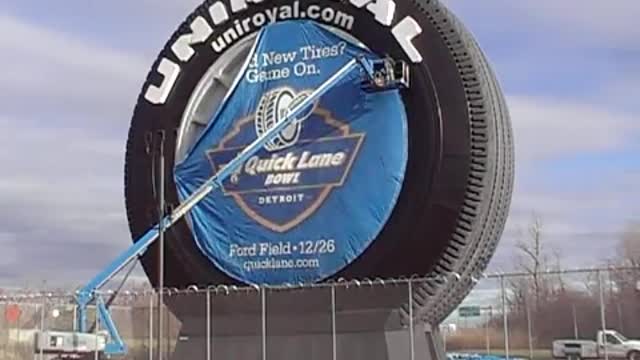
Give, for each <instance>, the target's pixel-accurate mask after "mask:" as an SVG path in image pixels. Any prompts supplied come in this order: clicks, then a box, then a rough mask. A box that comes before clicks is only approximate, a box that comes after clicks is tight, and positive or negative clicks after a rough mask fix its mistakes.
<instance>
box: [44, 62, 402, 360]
mask: <svg viewBox="0 0 640 360" xmlns="http://www.w3.org/2000/svg"><path fill="white" fill-rule="evenodd" d="M357 69H361V70H363V72H364V80H363V82H362V86H363V88H365V89H366V90H367V91H384V90H389V89H396V88H406V87H408V85H409V72H408V67H407V65H406V64H405V63H404V62H396V61H394V60H392V59H388V58H386V59H380V60H370V59H365V58H354V59H352V60H350V61H349V62H347V63H346V64H345V65H344V66H342V67H341V68H340V69H339V70H338V71H337V72H336V73H334V74H333V75H332V76H331V77H330V78H328V79H327V80H326V81H325V82H323V83H322V84H321V85H320V86H318V88H317V89H315V90H314V91H313V92H312V93H311V94H310V95H309V96H308V97H307V98H305V99H304V100H303V101H301V102H300V103H298V104H297V105H295V106H294V107H292V108H290V109H289V113H288V114H287V116H286V117H285V118H284V119H282V120H281V121H280V122H278V123H276V124H275V125H274V126H273V127H272V128H270V129H268V130H267V131H266V132H265V133H264V134H262V136H259V137H258V138H257V139H256V140H255V141H253V142H252V143H251V144H249V145H248V146H247V147H246V148H245V149H244V150H242V151H241V152H240V153H239V154H238V155H237V156H236V157H235V158H234V159H233V160H232V161H230V162H229V163H227V164H226V165H225V166H224V167H223V168H222V169H220V170H219V171H218V172H217V173H215V174H214V175H213V176H211V177H210V178H209V179H207V181H205V183H204V184H202V185H201V186H200V187H199V188H198V190H196V191H195V192H194V193H193V194H191V195H190V196H189V198H187V199H186V200H185V201H184V202H182V203H181V204H180V205H179V206H178V207H177V208H176V209H175V210H174V211H173V212H172V213H171V214H170V215H168V216H166V217H165V218H164V219H163V220H162V222H161V223H158V224H156V225H154V226H153V227H152V228H151V229H149V230H148V231H147V232H146V233H145V234H143V235H142V236H141V237H140V238H139V239H138V240H137V241H135V242H134V244H133V245H132V246H131V247H129V248H128V249H127V250H126V251H125V252H123V253H122V254H121V255H120V256H118V257H117V258H116V259H115V260H113V261H112V262H111V263H110V264H109V265H108V266H107V267H106V268H105V269H104V270H103V271H102V272H100V273H99V274H98V275H96V276H95V277H94V278H93V279H92V280H91V281H90V282H89V283H87V284H86V285H85V286H83V287H82V288H80V289H79V290H78V291H77V292H76V297H75V301H76V305H77V307H76V309H77V310H76V312H77V314H76V315H77V324H76V326H77V331H78V332H77V333H70V334H69V333H67V334H65V333H48V332H45V333H40V334H38V336H37V342H36V351H42V350H43V349H44V350H45V351H47V352H59V353H78V352H94V351H103V352H104V353H105V354H109V355H122V354H126V352H127V347H126V345H125V343H124V341H123V340H122V338H121V337H120V334H119V333H118V329H117V327H116V325H115V323H114V322H113V319H112V318H111V315H110V313H109V309H108V306H107V305H106V304H105V302H104V300H103V298H102V296H101V295H100V294H99V290H100V289H101V288H102V287H103V286H104V285H105V284H106V283H107V282H108V281H109V280H110V279H112V278H113V277H114V276H115V275H116V274H117V273H118V272H120V271H121V270H122V269H123V268H124V267H126V266H127V265H128V264H130V263H131V262H132V261H133V260H135V259H137V258H138V257H139V256H141V255H142V254H144V253H145V251H146V250H147V249H148V248H149V246H150V245H151V244H153V242H154V241H155V240H156V239H158V237H159V234H160V229H161V228H162V229H167V228H169V227H170V226H172V225H173V224H175V223H176V222H177V221H178V220H180V219H181V218H182V217H183V216H184V215H186V214H187V212H189V211H190V210H191V209H192V208H193V207H194V206H195V205H197V204H198V203H199V202H200V201H201V200H202V199H204V198H205V197H206V196H207V195H208V194H209V193H211V192H212V191H213V190H215V189H217V188H219V187H220V186H221V185H222V182H223V181H224V180H225V179H227V178H228V177H229V176H230V175H231V174H233V173H234V171H235V170H237V169H238V167H240V166H242V164H244V162H245V161H246V160H247V159H249V158H250V157H251V156H253V155H254V154H255V153H256V152H257V151H258V150H259V149H260V148H261V147H262V146H264V145H265V144H266V143H267V142H269V141H270V140H271V139H272V138H274V137H275V136H276V135H277V134H278V133H279V132H280V131H282V130H283V129H284V128H286V127H287V126H288V125H289V124H290V123H291V122H293V121H294V120H295V119H296V118H297V117H298V116H299V115H301V114H302V113H303V112H304V111H305V110H306V109H308V108H309V107H310V106H311V105H312V104H313V103H314V102H315V101H316V100H318V99H319V98H320V97H321V96H323V95H324V94H325V93H327V92H328V91H329V90H330V89H331V88H332V87H333V86H334V85H336V84H337V83H339V82H340V81H341V80H342V79H344V78H345V77H346V76H347V75H349V74H350V73H351V72H352V71H355V70H357ZM160 225H162V227H161V226H160ZM94 301H95V305H96V311H97V312H98V313H97V316H98V319H99V321H100V323H101V324H103V325H104V327H105V328H106V331H107V333H108V337H107V338H106V341H105V343H104V348H94V349H91V348H90V346H89V347H86V344H84V345H85V348H84V349H83V351H80V350H79V349H77V348H74V349H55V348H52V346H51V345H50V344H53V343H60V341H51V337H64V336H65V335H67V336H75V338H74V339H75V340H76V341H75V343H77V342H78V341H77V339H79V337H80V336H88V335H90V334H87V307H88V306H89V304H91V303H92V302H94ZM47 337H49V339H47ZM80 342H84V341H80ZM94 342H95V343H96V344H99V342H98V341H94ZM96 347H102V345H96Z"/></svg>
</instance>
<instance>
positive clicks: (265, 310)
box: [260, 286, 267, 360]
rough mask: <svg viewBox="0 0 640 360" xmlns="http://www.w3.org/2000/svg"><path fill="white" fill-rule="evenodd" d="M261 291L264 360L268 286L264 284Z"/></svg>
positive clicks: (263, 354)
mask: <svg viewBox="0 0 640 360" xmlns="http://www.w3.org/2000/svg"><path fill="white" fill-rule="evenodd" d="M261 289H262V291H261V295H262V296H261V297H262V299H261V301H260V302H261V303H262V360H267V303H266V301H267V294H266V290H267V288H266V286H263V287H262V288H261Z"/></svg>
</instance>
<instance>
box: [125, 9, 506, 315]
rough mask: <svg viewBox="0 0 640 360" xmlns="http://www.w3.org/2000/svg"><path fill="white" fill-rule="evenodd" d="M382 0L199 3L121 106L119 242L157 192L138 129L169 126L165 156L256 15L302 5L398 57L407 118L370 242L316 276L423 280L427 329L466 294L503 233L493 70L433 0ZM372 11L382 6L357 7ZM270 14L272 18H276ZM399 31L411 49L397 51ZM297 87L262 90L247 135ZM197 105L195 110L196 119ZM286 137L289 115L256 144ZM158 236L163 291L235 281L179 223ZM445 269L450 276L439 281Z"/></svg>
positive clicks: (153, 268)
mask: <svg viewBox="0 0 640 360" xmlns="http://www.w3.org/2000/svg"><path fill="white" fill-rule="evenodd" d="M389 1H390V2H392V3H394V4H395V6H389V7H387V6H366V7H361V8H357V7H355V6H354V5H351V2H337V1H330V0H318V1H313V2H299V1H296V0H272V1H269V2H260V3H255V2H252V3H250V4H248V5H247V6H246V7H242V9H241V10H238V11H236V10H237V9H238V7H237V6H231V2H230V1H218V0H208V1H206V2H204V3H203V4H202V5H201V6H200V7H198V8H197V9H196V10H194V12H193V13H192V14H191V15H189V17H188V18H187V19H186V20H185V22H184V24H182V25H181V26H180V27H179V28H178V30H176V32H175V34H174V36H172V38H171V40H170V41H169V42H168V44H167V46H165V47H164V48H163V50H162V52H161V53H160V54H159V56H158V59H157V61H156V62H155V63H154V64H153V67H152V68H151V70H150V73H149V75H148V77H147V79H146V82H145V83H144V85H143V86H142V88H141V91H140V97H139V101H138V103H137V105H136V108H135V111H134V114H133V119H132V123H131V128H130V132H129V138H128V142H127V153H126V166H125V185H126V189H125V192H126V207H127V214H128V219H129V226H130V229H131V233H132V237H133V238H134V239H136V238H138V236H139V235H141V234H142V233H144V232H145V231H146V230H147V229H148V228H149V227H151V226H153V225H154V224H155V222H156V221H157V213H156V210H155V209H156V208H157V205H156V204H157V194H156V190H155V189H154V187H153V186H152V185H151V181H150V179H153V178H155V177H157V174H156V168H157V167H156V166H154V164H155V161H157V158H155V157H154V156H153V154H149V153H148V152H147V149H148V147H147V140H148V138H147V136H148V134H149V133H156V132H157V131H158V130H164V131H165V132H166V133H167V134H174V131H175V129H176V128H179V129H181V130H180V131H179V132H178V134H177V135H176V136H168V137H167V139H166V142H165V146H166V149H167V153H169V152H171V151H173V149H174V148H178V147H180V146H187V145H189V144H192V143H193V141H195V140H193V139H195V138H196V137H197V134H198V133H199V132H202V129H203V128H205V127H206V125H207V120H203V119H206V118H207V117H208V116H209V115H210V114H211V112H210V111H213V110H215V106H211V105H210V104H209V103H207V102H206V101H202V104H203V105H202V106H199V105H194V106H193V107H194V109H195V110H193V109H190V105H189V104H190V103H191V101H192V100H193V99H196V98H198V96H200V95H202V94H205V95H207V94H210V93H214V92H215V91H214V89H213V87H211V88H207V86H208V85H207V84H219V83H225V81H224V79H222V80H221V81H213V80H215V79H213V77H214V76H217V75H216V74H225V73H226V74H228V73H237V72H238V71H239V70H238V69H239V67H240V66H241V64H243V63H244V61H245V59H246V54H248V52H249V49H250V47H251V44H252V42H253V41H254V39H255V36H256V32H257V31H258V30H259V29H260V27H261V26H263V25H265V22H266V21H260V20H265V19H268V18H269V17H267V15H266V14H276V16H279V15H278V14H287V15H289V18H288V19H287V20H288V21H295V19H297V18H298V17H297V16H298V15H299V14H302V13H304V14H306V15H307V20H308V19H309V15H310V14H311V15H312V14H326V15H327V16H326V17H318V18H317V19H315V18H314V19H313V20H314V21H316V22H318V23H320V24H322V25H323V26H326V27H328V28H331V29H335V30H336V31H337V32H338V31H339V32H341V33H342V34H346V35H348V36H351V37H353V38H355V39H357V40H358V41H359V42H361V43H362V44H364V46H366V47H368V48H369V49H371V50H372V51H374V52H376V53H377V54H385V55H387V54H388V55H389V56H391V57H393V58H396V59H403V60H405V61H407V62H409V63H410V64H411V69H410V70H411V81H410V84H411V87H410V88H409V89H407V90H406V91H403V92H402V93H401V94H402V101H403V103H404V106H405V108H406V114H407V126H408V139H407V142H408V154H407V165H406V172H405V176H404V182H403V183H402V189H401V191H400V193H399V194H398V200H397V202H396V204H395V206H394V208H393V211H392V213H391V216H390V218H389V219H388V220H387V221H386V223H385V225H384V228H383V229H382V230H381V231H380V233H379V235H378V236H377V237H376V239H375V241H373V242H372V244H371V246H370V247H369V248H367V250H366V251H365V252H364V253H363V254H361V255H360V256H359V257H358V258H357V259H356V260H355V261H353V262H352V263H351V264H349V265H348V266H347V267H345V268H344V269H342V270H341V271H340V272H339V273H336V274H335V275H333V276H332V277H331V278H330V279H329V280H335V279H339V278H345V279H353V278H358V279H363V278H370V279H374V278H397V277H401V276H405V277H409V276H412V275H419V276H426V277H432V278H433V279H434V280H433V281H429V282H427V283H424V284H422V283H421V284H420V286H418V285H416V286H415V287H414V288H413V289H414V298H413V300H414V302H413V304H414V306H415V307H416V309H417V310H416V311H414V312H413V314H414V315H415V316H416V318H418V317H419V318H420V319H421V320H424V321H427V322H431V323H437V322H440V321H442V320H443V319H445V318H446V317H447V316H448V314H450V313H451V311H453V309H455V308H456V306H457V305H458V304H459V303H460V302H461V301H462V299H463V298H464V297H465V296H466V295H467V294H468V293H469V291H470V289H471V288H472V286H473V283H472V281H471V278H472V276H473V277H475V278H479V276H480V275H481V274H482V272H483V271H484V270H485V269H486V267H487V265H488V263H489V261H490V260H491V258H492V255H493V254H494V252H495V249H496V246H497V244H498V241H499V239H500V237H501V234H502V232H503V229H504V225H505V222H506V218H507V214H508V211H509V207H510V201H511V193H512V187H513V179H514V157H513V138H512V132H511V123H510V118H509V114H508V111H507V106H506V102H505V99H504V96H503V93H502V91H501V89H500V86H499V84H498V82H497V80H496V75H495V74H494V72H493V70H492V69H491V67H490V65H489V64H488V62H487V60H486V58H485V56H484V54H483V52H482V50H481V49H480V47H479V46H478V44H477V43H476V41H475V40H474V37H473V35H472V34H471V33H470V32H469V31H468V30H467V29H466V28H465V27H464V25H463V24H462V23H461V22H460V21H459V19H458V18H457V17H456V16H455V15H454V14H452V13H451V12H450V11H449V10H448V9H447V8H446V7H445V6H444V5H443V4H441V3H440V2H439V1H434V0H415V1H413V0H412V1H401V0H389ZM240 3H243V4H244V2H243V1H240ZM376 4H377V2H376ZM382 8H385V9H393V11H394V13H393V14H391V15H392V16H376V14H372V13H371V12H372V11H375V10H376V9H382ZM211 9H213V10H216V11H218V10H219V9H223V10H225V13H224V17H220V19H222V18H224V19H225V21H224V22H220V23H216V24H214V23H213V21H212V19H211V17H210V16H209V14H212V12H211V11H212V10H211ZM232 9H236V10H233V11H232ZM274 9H275V10H274ZM326 9H328V10H326ZM329 15H331V16H329ZM381 19H382V20H381ZM281 20H282V21H284V20H285V19H279V18H278V19H277V21H281ZM383 20H385V21H383ZM386 20H388V21H386ZM194 24H195V25H194ZM202 24H208V25H209V26H210V27H211V29H214V30H212V31H211V32H210V33H207V34H208V35H207V36H200V37H197V36H193V33H194V31H195V30H194V29H202V28H203V26H202ZM234 24H241V25H245V24H248V27H246V28H239V27H238V26H236V25H234ZM418 29H419V30H420V31H417V30H418ZM240 30H242V32H240ZM223 34H224V35H227V36H226V37H225V36H223ZM229 34H231V35H229ZM198 35H202V34H200V33H199V34H198ZM205 35H206V34H205ZM185 38H186V39H191V40H193V44H191V43H189V44H188V45H189V47H188V48H186V49H182V50H183V51H176V50H175V49H178V50H180V46H178V45H184V43H187V42H185V41H182V42H180V41H179V40H180V39H182V40H184V39H185ZM403 39H404V40H403ZM406 39H409V41H410V44H411V45H412V46H413V47H414V49H413V50H415V51H412V49H410V48H409V50H407V49H408V48H407V41H406ZM227 40H229V41H227ZM198 41H199V42H198ZM176 44H177V45H176ZM174 45H175V46H174ZM189 54H192V56H187V55H189ZM243 56H244V58H243ZM216 66H218V68H217V69H215V71H213V70H212V68H213V67H216ZM234 71H235V72H234ZM208 74H214V75H211V76H210V77H208V76H209V75H208ZM212 79H213V80H212ZM203 84H204V85H203ZM200 88H203V90H201V91H200V90H199V89H200ZM299 95H300V94H296V93H295V92H293V93H290V92H289V91H286V90H284V89H278V91H275V90H274V92H273V93H270V94H269V95H267V94H265V95H264V98H263V99H262V101H261V102H260V106H261V107H260V110H258V111H257V113H258V114H259V115H257V117H259V118H260V121H256V122H255V132H257V133H264V131H266V129H268V128H269V127H271V126H274V124H276V123H277V121H278V119H281V114H282V111H285V110H283V109H285V108H289V106H290V105H291V104H289V106H287V105H286V104H287V103H288V102H293V99H295V98H296V96H299ZM201 97H204V95H202V96H201ZM214 97H215V96H213V95H212V96H211V98H214ZM220 97H222V96H220ZM278 99H279V100H278ZM194 101H195V100H194ZM255 105H257V104H255ZM203 109H208V110H206V111H204V110H203ZM253 109H255V108H253ZM201 111H203V112H205V115H204V116H202V117H199V115H198V114H199V112H201ZM389 121H393V119H390V120H389ZM300 131H301V130H300V123H299V122H298V123H294V125H292V126H291V127H288V128H287V129H285V130H284V131H282V132H281V133H280V134H279V135H278V136H277V138H276V139H274V140H273V141H272V142H270V143H268V144H267V146H266V149H267V150H268V151H274V150H276V149H286V148H287V147H288V146H290V144H292V143H295V141H296V139H297V138H298V137H299V136H300ZM191 134H196V135H191ZM190 136H191V138H190ZM187 140H190V141H191V142H189V141H187ZM179 144H186V145H179ZM178 145H179V146H178ZM380 151H397V149H395V150H394V149H380ZM180 160H181V159H180V157H179V156H176V158H175V159H174V158H170V159H168V161H169V164H168V165H167V168H168V169H171V168H172V166H174V165H175V163H176V162H178V161H180ZM374 176H375V174H372V175H371V178H374ZM166 180H167V181H166V183H167V200H168V202H169V204H170V207H175V206H177V205H178V204H179V196H178V193H177V191H176V184H175V181H174V179H173V177H172V176H171V175H168V176H167V178H166ZM361 206H367V204H366V203H363V204H361ZM166 244H167V245H166V247H167V251H166V252H165V254H166V262H165V264H166V266H167V269H168V271H167V275H166V277H165V283H166V284H167V286H173V287H178V288H183V287H186V286H188V285H191V284H196V285H198V286H203V287H206V286H208V285H210V284H242V282H240V281H237V280H236V279H232V278H230V277H229V276H227V275H226V274H225V273H224V272H222V271H220V270H219V269H216V268H215V267H213V266H212V265H211V262H210V261H209V260H208V259H207V258H206V257H205V256H204V255H203V254H202V253H201V251H200V250H199V249H198V247H197V246H196V245H195V241H194V238H193V234H192V231H191V229H190V227H189V224H188V222H187V221H180V222H178V223H177V224H176V226H174V227H173V228H172V229H171V231H169V232H168V233H167V241H166ZM142 263H143V267H144V269H145V271H146V272H147V274H148V276H149V278H150V280H151V282H152V283H154V284H155V281H156V280H155V279H157V257H156V256H155V253H154V252H153V251H150V252H148V254H147V255H145V256H144V257H143V258H142ZM452 273H455V274H458V275H460V279H461V280H459V281H445V280H444V278H445V277H447V276H449V275H450V274H452Z"/></svg>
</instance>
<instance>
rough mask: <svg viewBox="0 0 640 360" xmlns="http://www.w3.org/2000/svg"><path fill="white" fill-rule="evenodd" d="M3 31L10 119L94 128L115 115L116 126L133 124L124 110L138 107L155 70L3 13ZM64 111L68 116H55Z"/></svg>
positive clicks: (0, 40)
mask: <svg viewBox="0 0 640 360" xmlns="http://www.w3.org/2000/svg"><path fill="white" fill-rule="evenodd" d="M0 32H1V33H2V34H5V35H4V36H2V37H0V49H2V53H3V56H2V57H0V68H2V69H3V71H2V72H0V92H1V93H2V94H3V102H2V103H3V109H2V110H0V111H3V112H4V113H5V115H6V114H7V113H14V114H20V115H21V117H24V116H25V115H26V114H29V115H30V116H39V117H41V118H43V119H42V120H43V121H44V120H45V119H47V120H49V121H56V120H57V121H64V122H65V123H66V124H68V123H69V122H71V121H73V120H76V121H82V122H85V123H89V124H91V123H93V124H95V123H96V122H98V120H103V119H104V118H107V117H109V116H110V115H111V119H110V120H111V121H114V123H115V124H123V123H124V122H122V121H123V120H124V121H128V116H127V115H125V114H126V112H125V111H128V112H130V111H131V110H132V109H133V104H134V103H135V101H136V98H137V93H138V92H139V91H140V89H141V87H142V83H143V81H144V78H145V76H146V74H147V71H148V67H149V66H150V64H147V63H146V62H145V61H144V59H143V58H141V57H140V56H138V55H136V54H130V53H125V52H121V51H117V50H112V49H108V48H105V47H101V46H100V44H95V43H91V42H88V41H80V40H77V39H76V38H74V37H73V36H70V35H68V34H65V33H61V32H56V31H53V30H50V29H48V28H44V27H41V26H38V25H35V24H31V23H28V22H25V21H23V20H20V19H18V18H15V17H11V16H7V15H0ZM63 113H64V114H65V117H66V118H58V116H51V115H52V114H55V115H61V114H63ZM80 119H81V120H80ZM85 126H86V125H85ZM90 126H91V125H90Z"/></svg>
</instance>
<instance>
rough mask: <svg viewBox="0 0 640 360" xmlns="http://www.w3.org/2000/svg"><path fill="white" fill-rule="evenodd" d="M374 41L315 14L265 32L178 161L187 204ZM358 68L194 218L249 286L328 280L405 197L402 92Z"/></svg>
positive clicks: (224, 265)
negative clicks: (372, 88) (363, 42)
mask: <svg viewBox="0 0 640 360" xmlns="http://www.w3.org/2000/svg"><path fill="white" fill-rule="evenodd" d="M356 56H364V57H367V58H377V56H376V55H375V54H373V53H371V52H370V51H368V50H367V49H366V48H363V47H361V46H360V45H358V44H355V43H353V42H351V41H350V40H347V39H346V38H343V37H341V36H339V35H337V34H336V33H334V32H332V31H330V30H328V29H326V28H324V27H322V26H321V25H317V24H315V23H313V22H311V21H286V22H279V23H274V24H271V25H269V26H267V27H265V28H263V29H262V30H261V32H260V33H259V35H258V38H257V40H256V43H255V45H254V48H253V50H252V53H251V56H250V58H249V59H248V61H247V63H246V64H245V67H244V70H243V72H242V73H241V74H240V75H239V76H241V77H239V78H238V79H237V80H236V82H235V83H234V86H233V87H232V89H231V90H230V93H229V94H228V96H227V98H226V100H225V102H224V103H223V104H222V105H221V107H220V109H218V111H217V112H216V114H215V115H214V119H213V120H212V121H211V123H210V124H209V125H208V127H207V128H206V130H205V131H204V132H203V134H202V135H201V137H200V138H199V139H198V141H197V142H196V144H195V145H194V146H193V148H192V149H191V150H190V152H189V154H188V156H187V157H186V158H185V159H184V160H183V161H182V162H181V163H179V164H177V165H176V168H175V172H174V173H175V182H176V184H177V187H178V193H179V196H180V198H181V200H184V199H185V198H187V197H188V196H189V195H190V194H192V193H193V192H194V191H195V190H196V189H197V188H198V187H199V186H200V185H202V184H203V182H205V181H206V180H207V179H208V178H209V177H211V176H212V175H213V174H214V173H215V172H216V171H218V170H219V169H220V168H221V167H223V166H224V165H225V164H227V163H228V162H229V161H231V160H232V159H233V158H234V157H235V156H236V155H237V154H238V152H240V151H242V149H243V148H244V147H246V146H247V145H248V144H250V143H251V142H252V141H254V140H255V139H256V138H257V137H258V136H260V135H261V134H263V133H264V132H265V131H266V130H268V129H269V128H270V127H272V126H274V125H275V124H277V123H278V122H279V121H281V120H282V119H283V117H284V116H285V114H286V111H287V109H289V108H290V107H292V106H294V105H295V104H297V103H298V102H300V101H302V100H303V99H304V98H305V97H307V96H308V95H309V94H310V93H311V92H312V91H313V90H314V89H315V88H317V87H318V86H319V85H320V84H322V83H323V82H324V81H326V80H327V79H328V78H329V77H330V76H331V75H333V74H334V73H335V72H336V71H337V70H338V69H340V68H341V67H342V66H343V65H345V64H346V63H347V62H349V61H350V60H351V59H353V58H354V57H356ZM364 80H365V79H364V73H363V72H360V71H353V72H352V73H351V74H350V76H348V77H346V78H345V79H344V80H343V81H341V82H340V83H338V84H337V85H336V86H335V87H334V88H332V89H331V90H330V91H329V92H328V93H327V94H325V95H324V96H323V97H322V98H321V99H319V100H318V101H317V102H316V103H315V104H314V105H313V107H312V108H310V109H308V111H306V112H305V113H304V114H303V115H302V116H300V117H298V118H297V119H296V120H295V121H294V122H293V123H291V125H289V126H287V127H286V128H285V129H284V130H283V131H281V132H280V133H279V134H278V135H277V136H276V137H275V138H274V139H273V140H271V141H269V142H268V143H267V144H266V145H265V146H264V147H263V148H262V149H260V150H259V151H258V152H257V153H256V154H254V155H253V156H252V157H251V158H250V159H249V160H247V161H246V162H245V163H244V164H243V165H242V166H241V167H240V168H239V169H238V170H237V171H235V172H234V174H233V175H232V176H231V177H230V178H228V179H227V180H226V181H224V182H223V186H222V188H221V189H218V190H216V191H214V192H213V193H212V194H210V195H208V196H207V197H206V198H205V199H204V200H203V201H202V202H200V203H199V204H198V205H197V206H196V207H195V208H194V209H193V210H192V211H191V212H190V213H189V215H188V216H189V221H190V225H191V227H192V230H193V234H194V237H195V240H196V242H197V245H198V247H199V248H200V249H201V251H202V252H203V253H204V254H205V255H206V256H207V257H208V258H209V259H210V260H211V261H212V263H213V264H214V265H215V266H216V267H217V268H219V269H220V270H222V271H224V272H225V273H227V274H229V275H230V276H231V277H233V278H235V279H238V280H239V281H242V282H245V283H252V284H271V285H274V284H282V283H291V282H296V283H298V282H303V283H309V282H317V281H321V280H323V279H325V278H327V277H329V276H331V275H334V274H335V273H337V272H338V271H340V270H341V269H343V268H344V267H345V266H347V265H348V264H350V263H351V262H353V261H354V260H355V259H356V258H357V257H358V256H360V255H361V254H362V253H363V252H364V251H365V250H366V249H367V247H368V246H369V245H370V244H371V242H372V241H373V240H374V239H375V238H376V236H377V235H378V233H379V232H380V230H381V229H382V227H383V226H384V224H385V222H386V221H387V219H388V217H389V215H390V214H391V211H392V209H393V207H394V205H395V202H396V200H397V196H398V194H399V192H400V188H401V186H402V182H403V179H404V172H405V166H406V160H407V125H406V114H405V109H404V104H403V103H402V100H401V97H400V94H399V92H398V91H397V90H391V91H385V92H380V93H371V92H366V91H364V90H363V89H362V87H361V84H362V81H364Z"/></svg>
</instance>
